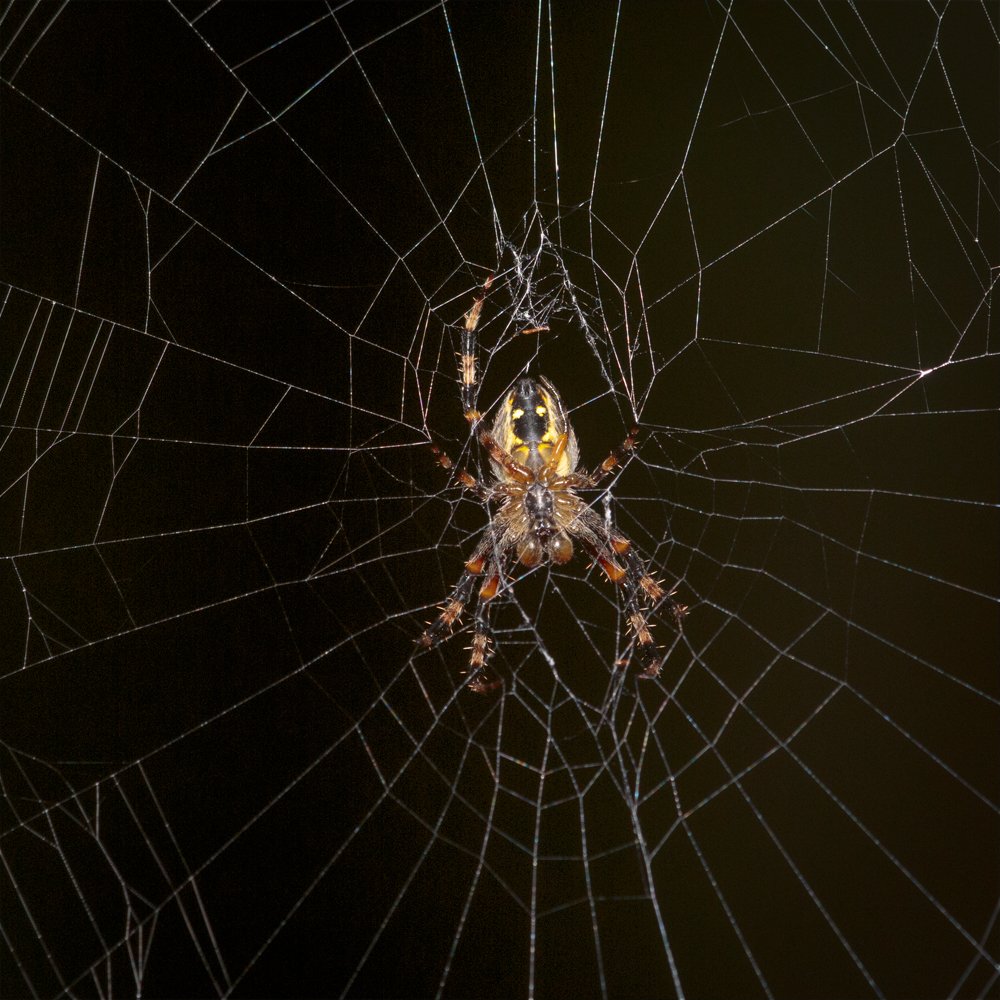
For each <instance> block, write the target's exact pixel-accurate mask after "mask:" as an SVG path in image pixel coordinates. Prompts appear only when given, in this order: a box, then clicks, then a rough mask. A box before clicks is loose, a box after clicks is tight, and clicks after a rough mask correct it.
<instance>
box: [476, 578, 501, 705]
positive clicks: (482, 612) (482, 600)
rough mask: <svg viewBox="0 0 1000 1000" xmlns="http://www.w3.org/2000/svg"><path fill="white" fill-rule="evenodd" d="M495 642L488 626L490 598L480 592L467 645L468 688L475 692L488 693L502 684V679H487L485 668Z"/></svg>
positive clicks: (491, 655)
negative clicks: (470, 643)
mask: <svg viewBox="0 0 1000 1000" xmlns="http://www.w3.org/2000/svg"><path fill="white" fill-rule="evenodd" d="M494 648H495V643H494V640H493V630H492V629H491V628H490V598H488V597H484V596H483V595H482V593H480V596H479V600H478V601H476V611H475V615H474V617H473V627H472V645H471V646H470V647H469V677H470V678H471V679H470V680H469V690H470V691H474V692H475V693H476V694H488V693H489V692H490V691H495V690H496V689H497V688H498V687H502V686H503V681H502V680H500V679H499V678H497V679H496V680H488V679H487V675H486V668H487V667H488V666H489V662H490V660H491V659H492V657H493V652H494Z"/></svg>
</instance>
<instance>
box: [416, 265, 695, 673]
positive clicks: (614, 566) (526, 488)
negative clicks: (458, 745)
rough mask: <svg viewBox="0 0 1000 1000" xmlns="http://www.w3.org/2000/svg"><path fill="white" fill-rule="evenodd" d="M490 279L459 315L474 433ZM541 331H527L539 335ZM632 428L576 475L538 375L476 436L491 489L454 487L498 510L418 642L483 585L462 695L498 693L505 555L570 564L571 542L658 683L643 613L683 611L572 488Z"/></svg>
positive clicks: (556, 400)
mask: <svg viewBox="0 0 1000 1000" xmlns="http://www.w3.org/2000/svg"><path fill="white" fill-rule="evenodd" d="M492 283H493V277H492V275H491V276H490V277H489V278H487V279H486V281H485V282H484V283H483V285H482V287H481V288H480V289H479V290H478V291H477V293H476V297H475V299H474V301H473V304H472V308H471V309H470V310H469V311H468V312H467V313H466V314H465V323H464V326H463V330H462V351H461V353H460V355H459V358H460V365H459V373H460V376H461V385H462V406H463V409H464V411H465V418H466V420H468V422H469V425H470V427H471V429H472V430H473V431H475V430H476V429H477V428H478V427H479V424H480V422H481V421H482V419H483V415H482V414H481V413H480V412H479V411H478V410H477V409H476V408H475V403H476V392H477V377H476V327H477V326H478V325H479V318H480V315H481V313H482V309H483V302H484V301H485V298H486V293H487V292H488V291H489V289H490V286H491V285H492ZM538 329H541V328H532V331H531V332H536V331H537V330H538ZM638 433H639V430H638V428H637V427H633V428H632V430H631V431H629V433H628V436H627V437H626V438H625V440H624V441H623V442H622V443H621V445H619V447H618V448H616V449H615V450H614V451H612V452H611V453H610V454H609V455H608V457H607V458H606V459H604V461H603V462H602V463H601V464H600V465H599V466H598V467H597V468H596V470H595V471H594V472H592V473H589V474H588V473H586V472H584V471H583V470H582V469H581V468H580V467H579V458H580V453H579V447H578V445H577V440H576V434H575V433H574V431H573V427H572V425H571V424H570V421H569V415H568V414H567V411H566V407H565V406H564V405H563V401H562V398H561V397H560V395H559V393H558V392H557V391H556V388H555V386H554V385H553V384H552V383H551V382H550V381H549V380H548V379H547V378H545V377H544V376H540V377H538V378H533V377H530V376H525V377H523V378H519V379H518V380H517V381H516V382H515V383H514V385H513V387H512V388H511V390H510V392H508V393H507V395H506V397H505V398H504V400H503V401H502V402H501V404H500V406H499V408H498V409H497V413H496V416H495V417H494V419H493V426H492V429H491V430H485V429H483V430H480V431H479V434H478V438H479V442H480V444H481V445H482V446H483V448H485V449H486V451H487V452H488V454H489V457H490V465H491V467H492V470H493V474H494V476H495V477H496V481H495V482H493V483H483V482H480V481H479V480H477V479H475V478H474V477H473V476H472V475H470V474H469V473H468V472H467V471H465V470H464V469H460V470H459V471H458V473H457V475H456V478H457V479H458V481H459V482H460V483H461V484H462V485H463V486H464V487H465V488H466V489H468V490H470V491H471V492H473V493H475V494H476V495H477V496H478V497H479V498H480V499H481V500H482V501H483V502H484V503H485V504H487V505H488V507H489V505H492V504H495V505H496V510H495V511H494V512H493V513H492V514H491V517H490V523H489V525H487V527H486V529H485V531H484V532H483V535H482V538H481V539H480V541H479V544H478V545H477V546H476V548H475V550H474V551H473V553H472V555H471V556H470V557H469V559H468V561H467V562H466V564H465V569H464V571H463V572H462V575H461V576H460V577H459V578H458V582H457V583H456V584H455V586H454V588H453V589H452V591H451V594H450V595H449V596H448V598H447V600H446V601H445V602H444V604H443V605H442V606H441V613H440V614H439V615H438V617H437V618H436V619H435V620H434V621H433V622H431V623H429V624H428V626H427V629H426V630H425V631H424V633H423V635H421V636H420V638H419V639H418V640H417V643H418V645H419V646H420V647H422V648H425V649H430V648H432V647H434V646H436V645H438V644H439V643H440V642H442V641H444V640H445V639H446V638H447V637H448V635H449V634H450V632H451V627H452V626H453V625H454V624H455V622H456V621H457V620H458V618H459V617H460V616H461V614H462V612H463V611H464V609H465V606H466V605H467V604H468V603H469V600H470V598H471V597H472V591H473V589H474V587H475V582H476V579H477V578H481V579H482V581H483V582H482V584H481V585H480V587H479V593H478V595H477V598H476V603H475V606H474V609H473V633H472V646H471V653H470V656H469V676H470V678H471V679H470V681H469V687H470V688H471V689H472V690H473V691H476V692H480V693H483V692H486V691H490V690H492V689H494V688H497V687H499V686H500V684H501V683H502V682H501V681H499V680H487V678H486V668H487V666H488V664H489V660H490V657H491V656H492V653H493V649H492V634H491V631H490V623H489V606H490V604H489V602H490V601H491V600H492V599H493V598H494V597H495V596H496V595H497V592H498V591H499V589H500V584H501V580H502V579H503V576H504V573H505V571H506V568H507V563H508V561H509V559H510V557H511V555H516V556H517V559H518V560H519V561H520V563H521V565H523V566H526V567H528V568H532V567H535V566H538V565H539V564H541V563H542V562H543V561H544V560H546V559H548V560H549V561H550V562H552V563H555V564H556V565H562V564H564V563H567V562H569V560H570V559H572V558H573V552H574V541H573V540H574V539H575V540H576V541H577V542H579V543H580V545H581V546H582V547H583V548H584V549H585V550H586V551H587V553H589V555H590V556H591V557H592V558H593V559H594V560H595V561H596V562H597V563H598V564H599V565H600V567H601V569H602V570H603V571H604V573H605V575H606V576H607V577H608V579H609V580H611V581H612V582H613V583H615V584H617V585H618V586H620V587H622V589H623V591H624V594H625V608H626V617H627V620H628V625H629V628H630V630H631V631H632V632H633V633H634V634H635V647H636V652H637V654H638V657H639V660H640V662H641V663H642V666H643V669H642V673H641V674H640V676H641V677H656V676H657V675H658V674H659V672H660V667H661V665H662V659H661V658H660V657H659V656H658V654H657V647H656V645H655V644H654V642H653V634H652V632H651V631H650V625H649V622H648V619H647V614H646V612H645V610H644V606H645V607H650V606H651V607H656V606H658V605H659V604H660V603H661V602H662V603H663V604H664V605H665V606H666V608H667V609H668V610H669V611H670V612H671V613H672V614H673V616H674V619H675V621H676V622H677V623H678V625H679V624H680V622H681V619H682V618H683V616H684V614H685V612H686V610H687V609H686V608H685V607H684V605H682V604H679V603H678V602H677V601H676V600H674V591H673V590H671V591H669V592H668V591H666V590H665V589H664V588H663V586H662V585H661V584H660V583H659V582H658V581H656V580H654V579H653V577H652V576H651V575H650V574H649V573H648V572H647V570H646V566H645V564H644V563H643V561H642V559H641V558H640V557H639V556H638V555H637V554H636V553H635V551H634V550H633V548H632V543H631V542H630V541H629V540H628V539H627V538H626V537H625V536H624V535H621V534H619V533H618V532H616V531H614V530H611V529H610V528H608V527H607V526H606V525H605V523H604V521H603V520H602V519H601V518H600V517H599V516H598V515H597V514H596V513H595V512H594V511H593V510H592V509H591V507H590V506H589V505H588V504H587V502H586V501H585V500H584V499H583V498H582V497H580V496H579V494H578V492H577V491H578V490H585V489H594V488H595V487H597V486H598V485H599V484H600V483H601V481H602V480H603V479H604V478H605V477H606V476H607V475H608V474H609V473H610V472H611V471H612V470H613V469H615V468H616V467H617V466H619V465H620V464H621V463H622V462H623V461H624V459H625V456H626V455H628V453H629V452H631V451H632V449H633V448H634V447H635V441H636V437H637V436H638ZM432 450H433V451H434V454H435V455H436V456H437V461H438V463H439V464H440V465H441V466H442V467H443V468H444V469H447V470H450V469H451V468H452V461H451V459H450V458H449V457H448V456H447V455H446V454H445V453H444V452H443V451H441V450H440V449H439V448H437V447H436V446H433V445H432Z"/></svg>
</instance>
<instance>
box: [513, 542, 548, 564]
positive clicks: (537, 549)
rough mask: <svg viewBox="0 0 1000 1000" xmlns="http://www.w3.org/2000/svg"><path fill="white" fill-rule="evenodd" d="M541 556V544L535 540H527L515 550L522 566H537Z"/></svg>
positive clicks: (542, 551)
mask: <svg viewBox="0 0 1000 1000" xmlns="http://www.w3.org/2000/svg"><path fill="white" fill-rule="evenodd" d="M543 554H544V549H543V548H542V543H541V542H540V541H539V540H538V539H537V538H529V539H528V540H527V541H526V542H524V543H523V544H522V545H521V546H520V547H519V548H518V550H517V558H518V559H520V560H521V564H522V565H523V566H537V565H538V564H539V563H540V562H541V561H542V555H543Z"/></svg>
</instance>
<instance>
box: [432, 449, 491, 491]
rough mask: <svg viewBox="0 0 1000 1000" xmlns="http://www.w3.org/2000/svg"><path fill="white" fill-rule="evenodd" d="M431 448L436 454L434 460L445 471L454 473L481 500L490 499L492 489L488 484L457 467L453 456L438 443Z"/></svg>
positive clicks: (456, 479) (456, 478)
mask: <svg viewBox="0 0 1000 1000" xmlns="http://www.w3.org/2000/svg"><path fill="white" fill-rule="evenodd" d="M430 448H431V451H432V452H433V454H434V461H435V462H437V464H438V465H440V466H441V468H442V469H444V471H445V472H448V473H452V474H454V476H455V481H456V482H458V483H460V484H461V485H462V486H464V487H465V488H466V489H467V490H469V491H471V492H472V493H475V494H476V496H477V497H479V499H480V500H488V499H489V497H490V490H489V487H488V486H485V485H484V484H483V483H481V482H480V481H479V480H478V479H476V477H475V476H473V475H472V474H471V473H469V472H468V471H467V470H465V469H463V468H461V467H458V468H457V469H456V467H455V463H454V462H453V461H452V460H451V456H450V455H449V454H448V453H447V452H446V451H442V449H440V448H439V447H438V446H437V445H436V444H432V445H431V446H430Z"/></svg>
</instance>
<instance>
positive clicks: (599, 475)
mask: <svg viewBox="0 0 1000 1000" xmlns="http://www.w3.org/2000/svg"><path fill="white" fill-rule="evenodd" d="M638 437H639V428H638V427H633V428H632V429H631V430H630V431H629V432H628V437H626V438H625V440H624V441H622V443H621V444H620V445H618V447H617V448H615V449H614V451H612V452H610V454H609V455H608V457H607V458H606V459H605V460H604V461H603V462H601V464H600V465H599V466H598V467H597V468H596V469H594V471H593V472H591V473H590V474H589V475H587V474H586V473H582V472H576V473H573V474H572V475H571V476H568V477H567V478H568V479H570V480H572V482H570V483H569V484H568V485H569V486H570V488H571V489H584V490H589V489H593V488H594V487H595V486H599V485H600V484H601V483H602V482H603V481H604V479H605V478H606V477H607V476H608V475H609V474H610V473H611V472H613V471H614V470H615V469H616V468H618V466H620V465H622V464H623V463H624V461H625V459H626V458H627V457H628V456H629V454H630V453H631V452H632V451H634V450H635V442H636V439H637V438H638Z"/></svg>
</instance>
